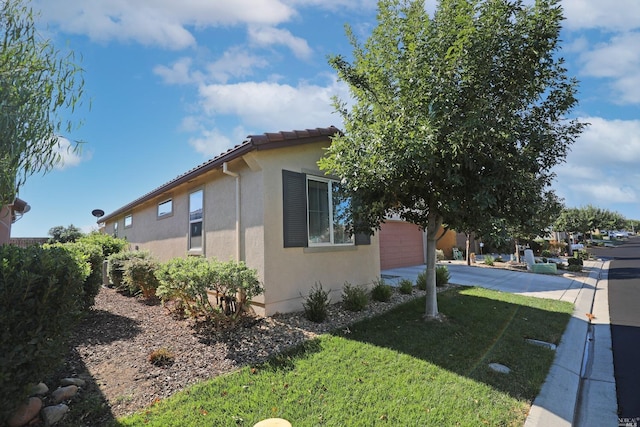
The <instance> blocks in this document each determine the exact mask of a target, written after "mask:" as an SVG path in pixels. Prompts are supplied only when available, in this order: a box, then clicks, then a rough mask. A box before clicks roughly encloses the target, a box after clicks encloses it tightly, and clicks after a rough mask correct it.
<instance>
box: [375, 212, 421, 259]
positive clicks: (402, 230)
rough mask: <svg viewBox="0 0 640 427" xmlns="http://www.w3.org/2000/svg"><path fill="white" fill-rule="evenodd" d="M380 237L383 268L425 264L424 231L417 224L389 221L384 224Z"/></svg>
mask: <svg viewBox="0 0 640 427" xmlns="http://www.w3.org/2000/svg"><path fill="white" fill-rule="evenodd" d="M379 237H380V268H381V269H382V270H387V269H389V268H397V267H409V266H412V265H419V264H424V243H423V239H422V231H420V228H419V227H418V226H417V225H415V224H410V223H408V222H395V221H393V222H392V221H389V222H386V223H384V224H382V228H381V229H380V232H379Z"/></svg>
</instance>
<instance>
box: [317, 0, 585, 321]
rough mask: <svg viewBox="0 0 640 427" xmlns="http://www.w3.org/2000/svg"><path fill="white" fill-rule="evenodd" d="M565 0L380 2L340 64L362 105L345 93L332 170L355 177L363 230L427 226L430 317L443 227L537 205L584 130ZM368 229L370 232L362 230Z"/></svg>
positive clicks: (347, 179)
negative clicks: (429, 7)
mask: <svg viewBox="0 0 640 427" xmlns="http://www.w3.org/2000/svg"><path fill="white" fill-rule="evenodd" d="M562 19H563V17H562V10H561V7H560V5H559V1H558V0H538V1H536V3H535V5H534V6H525V5H523V3H522V1H518V0H516V1H509V0H485V1H481V0H442V1H440V3H439V5H438V7H437V10H436V12H435V14H434V16H433V17H429V16H428V14H427V13H426V12H425V8H424V3H423V1H409V0H404V1H401V0H380V1H379V2H378V17H377V20H378V25H377V26H376V27H375V28H374V29H373V32H372V34H371V35H370V37H369V38H368V40H367V41H366V42H365V43H364V44H360V43H359V41H358V40H357V38H356V37H355V35H354V33H353V31H352V30H351V29H350V28H349V27H348V26H347V36H348V38H349V40H350V42H351V44H352V46H353V60H352V61H351V62H349V60H347V59H346V58H345V57H343V56H341V55H336V56H333V57H331V58H330V63H331V65H332V66H333V67H334V68H335V69H336V71H337V72H338V76H339V78H340V79H341V80H343V81H344V82H346V83H347V84H348V85H349V87H350V90H351V95H352V97H353V103H352V105H349V104H347V103H346V102H345V101H344V100H339V99H337V100H336V101H335V102H336V109H337V110H338V112H339V113H340V114H341V116H342V118H343V120H344V134H343V135H340V136H337V137H336V138H335V139H334V141H333V144H332V146H331V148H330V149H329V150H328V152H327V156H326V157H325V158H324V159H323V160H321V161H320V166H321V167H322V168H323V169H324V170H326V171H328V172H331V173H333V174H336V175H338V176H340V177H342V178H343V181H344V183H345V185H346V187H347V189H348V190H349V191H350V193H351V195H352V197H353V200H354V202H356V203H354V206H355V207H354V212H353V213H354V216H355V221H354V224H355V228H356V229H357V231H361V230H362V229H368V230H372V229H375V228H376V227H378V226H379V224H380V223H381V222H383V221H384V220H385V217H386V215H387V214H389V213H397V214H399V215H400V216H401V217H402V218H404V219H405V220H408V221H410V222H413V223H415V224H418V225H419V226H421V227H422V228H423V229H425V230H426V234H427V283H428V289H427V290H428V292H427V303H426V313H425V317H426V318H438V317H439V313H438V305H437V298H436V294H435V262H436V252H435V246H436V245H435V240H436V238H437V230H438V228H439V227H440V225H441V224H442V223H445V224H447V225H448V226H449V227H451V228H453V229H458V230H474V229H477V228H478V227H477V226H476V224H475V223H476V222H477V223H481V224H486V223H487V222H488V219H495V218H502V219H505V220H506V221H507V222H512V221H516V223H517V221H518V220H519V219H521V218H523V217H525V218H526V217H527V216H530V215H532V214H534V213H535V211H536V208H535V206H536V204H539V203H541V202H542V201H543V200H544V198H545V194H546V192H547V191H548V190H549V189H548V187H549V185H550V183H551V181H552V179H553V174H552V172H551V168H552V167H553V166H554V165H556V164H558V163H559V162H562V161H564V159H565V157H566V153H567V150H568V147H569V146H570V144H571V143H572V142H573V141H574V140H575V138H576V137H577V136H578V135H579V134H580V132H581V130H582V127H583V124H581V123H579V122H578V121H576V120H568V119H566V118H565V117H566V114H567V113H568V112H569V111H570V110H571V109H572V108H573V107H574V106H575V105H576V103H577V100H576V97H575V95H576V90H577V82H576V81H575V80H574V79H572V78H570V77H569V76H567V71H566V69H565V68H564V66H563V60H562V59H561V58H559V57H558V51H559V49H560V46H559V32H560V28H561V25H560V24H561V21H562ZM358 229H359V230H358Z"/></svg>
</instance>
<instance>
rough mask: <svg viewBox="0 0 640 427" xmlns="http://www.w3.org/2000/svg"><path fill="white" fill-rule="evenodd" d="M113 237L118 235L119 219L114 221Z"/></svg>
mask: <svg viewBox="0 0 640 427" xmlns="http://www.w3.org/2000/svg"><path fill="white" fill-rule="evenodd" d="M113 237H118V221H116V222H114V223H113Z"/></svg>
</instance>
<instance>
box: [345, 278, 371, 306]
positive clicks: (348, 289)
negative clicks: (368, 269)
mask: <svg viewBox="0 0 640 427" xmlns="http://www.w3.org/2000/svg"><path fill="white" fill-rule="evenodd" d="M342 304H343V306H344V308H345V309H346V310H349V311H362V310H364V308H365V307H366V306H367V304H369V296H368V295H367V291H366V290H365V289H364V288H361V287H359V286H353V285H351V283H349V282H345V284H344V288H343V289H342Z"/></svg>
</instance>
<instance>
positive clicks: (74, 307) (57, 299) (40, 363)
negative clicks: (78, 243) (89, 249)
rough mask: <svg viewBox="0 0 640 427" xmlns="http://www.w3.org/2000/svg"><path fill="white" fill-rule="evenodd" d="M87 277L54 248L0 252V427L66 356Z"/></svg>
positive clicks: (63, 251)
mask: <svg viewBox="0 0 640 427" xmlns="http://www.w3.org/2000/svg"><path fill="white" fill-rule="evenodd" d="M88 274H89V268H88V266H87V264H86V262H82V260H79V259H78V257H76V256H74V254H73V253H71V252H70V251H68V250H66V249H63V248H61V247H58V246H53V247H46V248H45V247H40V246H31V247H28V248H19V247H17V246H13V245H3V246H0V307H2V308H1V309H0V325H2V340H0V366H2V369H0V390H2V399H0V425H2V424H3V423H4V421H5V420H6V418H7V417H8V416H9V415H10V414H11V413H12V412H13V411H14V410H15V408H16V407H17V406H18V405H19V404H20V403H21V402H22V401H23V400H24V399H25V398H26V397H27V396H28V393H29V384H37V383H38V382H40V381H41V380H42V378H44V377H45V376H47V375H50V374H52V373H53V371H54V370H55V369H56V368H57V367H58V366H59V364H60V362H61V361H62V360H63V358H64V356H65V355H66V353H67V351H68V347H67V345H68V342H67V339H68V337H69V333H70V332H71V331H72V330H73V328H74V326H75V325H76V324H77V322H78V320H79V319H80V317H81V313H82V304H83V303H82V296H83V289H82V283H83V282H84V280H85V279H86V277H87V276H88Z"/></svg>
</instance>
